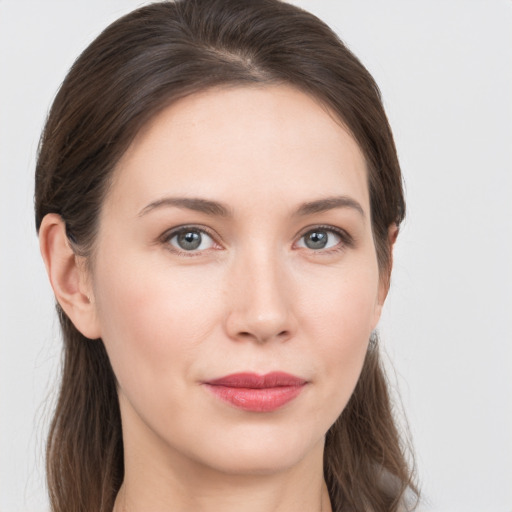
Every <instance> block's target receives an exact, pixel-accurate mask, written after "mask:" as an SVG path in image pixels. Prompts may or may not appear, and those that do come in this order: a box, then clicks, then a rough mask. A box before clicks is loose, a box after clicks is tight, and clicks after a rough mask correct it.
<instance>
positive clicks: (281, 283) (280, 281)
mask: <svg viewBox="0 0 512 512" xmlns="http://www.w3.org/2000/svg"><path fill="white" fill-rule="evenodd" d="M233 267H234V268H233V269H232V271H231V275H230V279H229V285H228V292H227V293H228V297H229V299H228V301H227V302H228V314H227V318H226V331H227V333H228V336H229V337H230V338H231V339H233V340H237V341H244V340H245V341H253V342H257V343H266V342H269V341H271V340H278V341H286V340H288V339H290V338H291V337H292V336H293V335H294V333H295V331H296V327H297V324H296V319H295V316H294V314H293V308H292V304H293V295H294V294H293V290H292V289H291V287H290V284H291V283H290V279H289V278H287V272H286V270H285V269H284V268H283V262H280V261H278V258H276V257H275V256H272V255H269V254H266V253H263V254H261V253H260V254H259V256H258V255H252V257H247V258H240V259H239V260H238V261H237V262H236V263H234V265H233Z"/></svg>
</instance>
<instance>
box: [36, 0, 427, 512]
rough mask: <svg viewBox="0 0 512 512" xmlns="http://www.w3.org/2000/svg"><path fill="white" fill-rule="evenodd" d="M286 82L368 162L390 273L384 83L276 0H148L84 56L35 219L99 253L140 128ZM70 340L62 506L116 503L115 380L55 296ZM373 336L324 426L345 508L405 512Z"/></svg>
mask: <svg viewBox="0 0 512 512" xmlns="http://www.w3.org/2000/svg"><path fill="white" fill-rule="evenodd" d="M252 83H260V84H267V83H268V84H270V83H276V84H277V83H286V84H291V85H293V86H295V87H296V88H298V89H300V90H302V91H304V92H306V93H307V94H309V95H312V96H314V97H315V98H317V99H318V100H319V101H321V102H322V103H323V104H324V105H325V106H326V107H328V108H329V110H330V111H331V112H334V114H335V115H336V116H338V118H339V120H340V121H341V122H342V123H343V124H344V125H345V126H346V127H347V128H348V129H349V130H350V132H351V133H352V135H353V136H354V138H355V140H356V141H357V142H358V144H359V146H360V147H361V149H362V151H363V153H364V155H365V158H366V162H367V168H368V186H369V192H370V206H371V218H372V229H373V235H374V240H375V245H376V251H377V258H378V262H379V268H380V271H381V275H382V276H384V278H385V279H387V278H388V277H389V269H390V243H389V239H388V229H389V227H390V226H392V225H394V224H396V225H397V226H398V225H399V224H400V222H401V221H402V220H403V217H404V213H405V204H404V198H403V191H402V183H401V173H400V167H399V164H398V159H397V155H396V149H395V145H394V142H393V137H392V134H391V130H390V128H389V125H388V121H387V118H386V115H385V113H384V110H383V106H382V102H381V98H380V93H379V90H378V88H377V86H376V84H375V82H374V80H373V79H372V77H371V76H370V74H369V73H368V71H367V70H366V69H365V68H364V66H363V65H362V64H361V63H360V62H359V60H358V59H357V58H356V57H355V56H354V55H353V54H352V53H351V52H350V51H349V50H348V49H347V48H346V46H345V45H344V44H343V43H342V42H341V41H340V40H339V39H338V37H337V36H336V35H335V34H334V33H333V32H332V31H331V30H330V29H329V28H328V27H327V26H326V25H325V24H324V23H323V22H322V21H320V20H319V19H317V18H316V17H315V16H313V15H311V14H309V13H307V12H305V11H303V10H301V9H299V8H297V7H294V6H292V5H289V4H286V3H284V2H280V1H277V0H250V1H248V0H178V1H176V2H170V1H166V2H159V3H155V4H152V5H148V6H146V7H142V8H140V9H138V10H136V11H134V12H132V13H130V14H128V15H126V16H124V17H123V18H121V19H119V20H118V21H116V22H115V23H113V24H112V25H110V26H109V27H108V28H107V29H106V30H105V31H104V32H103V33H102V34H100V36H99V37H98V38H97V39H96V40H95V41H94V42H93V43H92V44H91V45H90V46H89V47H88V48H87V49H86V50H85V51H84V52H83V53H82V55H81V56H80V57H79V58H78V60H77V61H76V62H75V64H74V65H73V66H72V68H71V70H70V72H69V73H68V75H67V77H66V79H65V80H64V82H63V84H62V86H61V88H60V90H59V92H58V94H57V96H56V98H55V101H54V103H53V106H52V108H51V111H50V114H49V117H48V120H47V123H46V126H45V129H44V132H43V135H42V138H41V143H40V149H39V156H38V161H37V168H36V193H35V211H36V226H37V229H38V230H39V226H40V224H41V221H42V219H43V217H44V216H45V215H46V214H48V213H58V214H60V215H61V216H62V218H63V220H64V221H65V224H66V229H67V234H68V237H69V239H70V240H71V242H72V246H73V247H74V248H75V249H76V250H77V251H78V252H79V253H80V254H82V255H84V256H87V257H89V258H90V257H92V256H93V255H94V241H95V233H96V231H97V227H98V213H99V211H100V209H101V205H102V201H103V198H104V197H105V194H106V191H107V189H108V187H109V183H110V178H111V175H112V171H113V169H114V167H115V165H116V163H117V161H118V160H119V158H120V157H121V156H122V154H123V153H124V151H125V150H126V149H127V147H128V146H129V144H130V142H131V141H132V140H133V137H134V136H135V135H136V134H137V132H138V131H139V130H140V128H141V127H142V126H143V125H144V124H145V123H146V122H147V121H148V120H149V119H150V118H152V117H153V116H154V115H155V114H156V113H157V112H159V111H161V110H162V109H163V108H164V107H165V106H167V105H169V104H170V103H172V102H173V101H176V100H177V99H179V98H181V97H184V96H186V95H189V94H192V93H194V92H198V91H201V90H205V89H207V88H209V87H214V86H218V85H229V84H233V85H243V84H252ZM57 310H58V313H59V318H60V322H61V325H62V331H63V338H64V359H63V369H62V380H61V387H60V394H59V399H58V403H57V406H56V410H55V414H54V417H53V421H52V424H51V428H50V432H49V437H48V444H47V478H48V487H49V493H50V501H51V506H52V511H53V512H74V511H76V512H78V511H81V512H91V511H95V512H96V511H98V512H111V510H112V507H113V504H114V500H115V496H116V493H117V491H118V490H119V487H120V485H121V483H122V480H123V473H124V462H123V441H122V431H121V418H120V412H119V404H118V398H117V389H116V379H115V376H114V373H113V371H112V368H111V365H110V362H109V359H108V357H107V354H106V351H105V349H104V345H103V342H102V340H101V339H97V340H89V339H86V338H84V336H83V335H82V334H81V333H80V332H79V331H78V330H77V329H76V328H75V327H74V325H73V324H72V323H71V321H70V320H69V318H68V317H67V316H66V315H65V313H64V312H63V311H62V309H61V308H60V307H59V305H57ZM404 450H405V445H404V444H403V443H402V441H401V439H400V436H399V433H398V430H397V428H396V426H395V420H394V418H393V414H392V406H391V402H390V397H389V394H388V386H387V384H386V380H385V376H384V373H383V371H382V369H381V364H380V362H379V351H378V346H377V343H376V341H374V342H373V343H370V348H369V350H368V353H367V356H366V360H365V363H364V366H363V370H362V374H361V377H360V379H359V381H358V384H357V386H356V389H355V391H354V393H353V396H352V397H351V399H350V401H349V403H348V405H347V407H346V408H345V410H344V411H343V412H342V414H341V416H340V417H339V418H338V420H337V421H336V422H335V424H334V425H333V426H332V427H331V429H330V430H329V431H328V433H327V437H326V446H325V454H324V470H325V478H326V481H327V483H328V487H329V493H330V497H331V502H332V505H333V507H334V510H335V511H341V510H344V511H363V510H365V511H372V512H396V511H398V510H401V508H400V507H403V504H404V502H405V501H404V499H405V496H406V495H407V494H408V493H410V494H412V495H413V496H415V495H416V494H417V492H416V490H415V486H414V484H413V481H412V471H411V469H410V467H409V464H408V460H407V457H406V455H407V453H406V452H405V451H404Z"/></svg>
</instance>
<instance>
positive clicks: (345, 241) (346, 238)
mask: <svg viewBox="0 0 512 512" xmlns="http://www.w3.org/2000/svg"><path fill="white" fill-rule="evenodd" d="M189 231H191V232H192V231H195V232H199V233H203V234H206V235H208V237H210V238H211V239H212V241H213V244H214V245H218V243H217V242H216V240H215V238H216V236H215V235H214V234H213V233H212V232H211V231H210V230H209V229H207V228H206V227H204V226H197V225H187V226H180V227H178V228H173V229H172V230H170V231H167V232H165V233H164V234H163V235H162V236H161V237H160V241H161V243H162V244H164V245H165V246H166V249H167V250H169V251H170V252H172V253H174V254H177V255H179V256H185V257H196V256H201V255H202V253H204V252H205V251H207V250H208V249H203V250H200V251H184V250H180V249H177V248H176V247H174V246H171V244H170V241H171V240H172V239H173V238H174V237H176V236H178V235H180V234H182V233H187V232H189ZM314 231H326V232H329V233H331V234H332V233H334V234H335V235H337V236H339V237H340V239H341V241H340V242H339V243H338V244H336V246H334V247H332V248H329V249H319V250H314V249H309V251H310V252H311V253H312V254H315V255H319V256H320V255H325V254H332V253H337V252H341V251H343V250H345V249H346V248H350V247H353V245H354V239H353V237H352V236H351V235H349V234H348V233H347V232H346V231H345V230H343V229H340V228H336V227H334V226H325V225H315V226H308V227H307V228H306V229H305V230H303V231H302V233H301V234H300V235H299V237H298V239H299V240H301V239H302V238H303V237H305V236H306V235H307V234H308V233H312V232H314ZM305 249H308V248H305Z"/></svg>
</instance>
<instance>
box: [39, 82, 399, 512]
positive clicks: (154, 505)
mask: <svg viewBox="0 0 512 512" xmlns="http://www.w3.org/2000/svg"><path fill="white" fill-rule="evenodd" d="M170 197H172V198H176V197H180V198H188V199H190V198H201V199H206V200H210V201H215V202H218V203H222V205H224V206H225V209H226V210H227V212H228V213H229V215H227V216H221V215H215V214H212V212H201V211H196V210H193V209H191V208H189V207H187V205H184V204H181V205H177V204H174V205H171V204H168V203H165V201H164V202H163V203H162V202H161V201H162V200H165V199H166V198H170ZM334 197H343V198H344V202H342V204H341V205H338V206H337V207H331V208H328V209H325V210H324V211H317V212H313V211H309V212H304V211H303V212H302V214H298V213H297V211H298V210H300V207H301V205H304V203H311V202H314V201H318V200H324V199H326V198H334ZM347 198H348V201H347ZM347 203H348V204H347ZM148 205H151V206H148ZM188 206H190V204H188ZM330 206H333V204H331V205H330ZM310 210H311V208H310ZM183 225H185V226H192V227H193V229H192V228H189V231H190V230H192V231H194V230H195V231H194V232H195V233H196V234H197V233H198V231H197V230H198V229H201V230H205V231H206V232H207V233H208V234H204V232H203V235H202V245H201V246H200V247H199V248H198V249H196V250H191V251H190V250H189V251H188V252H187V251H186V250H184V249H183V248H180V246H179V244H178V238H177V237H176V236H173V235H174V233H172V230H173V229H174V228H176V227H180V226H183ZM315 228H316V231H317V232H318V231H319V232H321V233H322V234H323V236H324V237H326V238H327V240H328V242H327V246H326V247H324V248H318V246H315V247H314V248H311V247H310V246H308V245H307V243H306V242H308V243H310V242H311V232H312V230H313V231H315ZM336 230H339V233H340V234H337V232H336ZM199 233H200V234H201V232H200V231H199ZM308 233H309V235H308V236H309V238H308V236H305V235H306V234H308ZM392 238H393V240H394V236H393V237H392ZM40 239H41V250H42V254H43V257H44V259H45V263H46V265H47V269H48V273H49V275H50V280H51V282H52V286H53V288H54V290H55V294H56V297H57V299H58V300H59V302H60V304H61V305H62V307H63V308H64V310H65V311H66V313H67V314H68V316H69V317H70V318H71V320H72V321H73V322H74V324H75V325H76V327H77V328H78V329H79V330H80V331H81V332H82V333H83V334H84V335H86V336H87V337H89V338H97V337H101V338H102V339H103V341H104V343H105V346H106V348H107V352H108V354H109V357H110V360H111V363H112V367H113V369H114V372H115V374H116V377H117V379H118V382H119V400H120V406H121V416H122V421H123V438H124V447H125V468H126V474H125V480H124V483H123V486H122V488H121V491H120V493H119V495H118V499H117V502H116V507H115V510H117V511H121V510H126V511H129V512H138V511H143V510H152V511H154V512H158V511H164V510H170V509H169V506H170V504H172V508H171V509H172V510H180V511H181V510H195V511H201V512H209V511H225V512H228V511H235V510H236V511H239V510H240V506H241V504H243V510H244V511H249V512H250V511H253V510H254V511H256V510H257V511H279V512H286V511H294V512H296V511H297V510H308V511H320V510H322V511H324V512H325V511H328V510H330V504H329V500H328V497H327V492H326V487H325V482H324V479H323V470H322V457H323V448H324V439H325V434H326V432H327V430H328V429H329V427H330V426H331V425H332V424H333V422H334V421H335V420H336V418H337V417H338V416H339V414H340V413H341V411H342V410H343V408H344V407H345V405H346V404H347V401H348V399H349V398H350V395H351V393H352V392H353V390H354V387H355V385H356V382H357V379H358V377H359V374H360V371H361V368H362V364H363V361H364V356H365V353H366V350H367V346H368V340H369V337H370V334H371V332H372V330H373V329H374V328H375V327H376V325H377V322H378V320H379V317H380V314H381V309H382V304H383V302H384V299H385V296H386V292H387V287H386V285H385V283H384V280H383V279H381V278H380V277H379V268H378V264H377V258H376V253H375V246H374V242H373V236H372V230H371V219H370V206H369V194H368V186H367V172H366V166H365V161H364V157H363V155H362V153H361V151H360V149H359V147H358V145H357V143H356V142H355V141H354V139H353V138H352V137H351V135H350V134H349V133H348V131H347V130H346V129H345V128H344V127H343V126H342V125H341V123H339V122H337V121H336V120H335V117H334V116H333V115H331V114H330V113H329V112H328V111H327V110H326V109H325V108H324V107H323V106H321V105H320V104H319V103H318V102H317V101H315V100H314V99H312V98H311V97H309V96H307V95H305V94H304V93H302V92H299V91H297V90H295V89H293V88H291V87H288V86H284V85H281V86H264V87H256V86H251V87H231V88H222V89H213V90H208V91H206V92H203V93H199V94H194V95H192V96H189V97H187V98H184V99H182V100H180V101H178V102H177V103H175V104H173V105H171V106H170V107H168V108H166V109H165V110H163V111H162V112H161V113H160V114H158V115H157V116H156V117H155V118H154V119H153V120H152V121H151V122H150V123H149V124H148V125H147V126H146V127H145V128H144V129H143V130H142V131H141V132H140V133H139V134H138V136H137V137H136V139H135V140H134V142H133V143H132V145H131V146H130V148H129V149H128V151H127V152H126V153H125V155H124V156H123V158H122V159H121V161H120V162H119V163H118V165H117V167H116V169H115V173H114V180H113V185H112V187H111V189H110V190H109V193H108V195H107V197H106V199H105V203H104V205H103V208H102V211H101V213H100V228H99V233H98V238H97V241H96V245H95V254H94V259H93V260H92V261H91V262H89V265H86V264H85V262H84V261H83V260H82V259H81V258H79V257H77V256H75V255H74V254H73V253H72V251H71V249H70V247H69V244H68V242H67V241H66V238H65V234H64V226H63V223H62V221H61V219H60V217H58V216H57V215H54V214H51V215H48V216H47V217H45V219H44V221H43V225H42V227H41V231H40ZM277 370H279V371H285V372H288V373H291V374H293V375H296V376H299V377H301V378H303V379H305V380H306V381H307V384H306V385H305V386H304V388H303V390H302V392H301V393H300V395H299V396H298V397H297V398H295V399H294V400H293V401H291V402H290V403H288V404H286V405H285V406H283V407H282V408H280V409H278V410H277V411H274V412H266V413H258V412H248V411H243V410H241V409H239V408H236V407H234V406H232V405H231V404H227V403H225V402H223V401H221V400H219V399H218V398H217V397H216V396H214V395H213V394H212V393H210V392H209V391H208V390H207V389H206V388H205V386H204V384H203V383H204V381H207V380H211V379H215V378H219V377H222V376H225V375H228V374H232V373H236V372H254V373H258V374H265V373H268V372H270V371H277Z"/></svg>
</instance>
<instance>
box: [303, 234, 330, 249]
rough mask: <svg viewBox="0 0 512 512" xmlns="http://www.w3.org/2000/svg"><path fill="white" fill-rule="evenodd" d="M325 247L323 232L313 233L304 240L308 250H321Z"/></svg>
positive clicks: (325, 235)
mask: <svg viewBox="0 0 512 512" xmlns="http://www.w3.org/2000/svg"><path fill="white" fill-rule="evenodd" d="M326 245H327V233H326V232H325V231H313V232H311V233H310V234H309V235H308V236H307V238H306V246H307V247H309V248H310V249H323V248H324V247H325V246H326Z"/></svg>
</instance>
